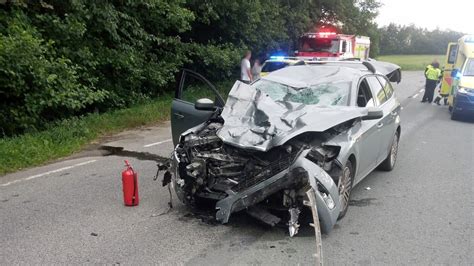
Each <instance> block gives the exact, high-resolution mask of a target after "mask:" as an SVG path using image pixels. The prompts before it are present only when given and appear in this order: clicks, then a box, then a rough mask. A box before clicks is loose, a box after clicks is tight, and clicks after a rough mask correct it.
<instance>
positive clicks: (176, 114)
mask: <svg viewBox="0 0 474 266" xmlns="http://www.w3.org/2000/svg"><path fill="white" fill-rule="evenodd" d="M174 116H176V117H177V118H178V119H183V118H184V115H182V114H180V113H174Z"/></svg>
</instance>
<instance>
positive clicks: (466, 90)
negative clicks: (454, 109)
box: [458, 87, 474, 94]
mask: <svg viewBox="0 0 474 266" xmlns="http://www.w3.org/2000/svg"><path fill="white" fill-rule="evenodd" d="M458 93H461V94H467V93H474V89H470V88H465V87H459V89H458Z"/></svg>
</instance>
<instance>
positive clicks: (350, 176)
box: [337, 160, 354, 220]
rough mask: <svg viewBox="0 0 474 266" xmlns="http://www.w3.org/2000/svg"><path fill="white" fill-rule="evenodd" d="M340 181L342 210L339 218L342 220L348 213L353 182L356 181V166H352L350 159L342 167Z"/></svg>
mask: <svg viewBox="0 0 474 266" xmlns="http://www.w3.org/2000/svg"><path fill="white" fill-rule="evenodd" d="M338 183H339V184H338V189H339V202H340V204H341V212H340V213H339V216H338V217H337V219H338V220H340V219H342V218H343V217H344V216H345V215H346V213H347V209H348V208H349V200H350V198H351V191H352V184H353V183H354V167H353V166H352V162H351V161H350V160H347V162H346V165H345V166H344V168H343V169H342V174H341V177H340V178H339V182H338Z"/></svg>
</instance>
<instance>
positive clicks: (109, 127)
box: [0, 80, 234, 176]
mask: <svg viewBox="0 0 474 266" xmlns="http://www.w3.org/2000/svg"><path fill="white" fill-rule="evenodd" d="M233 83H234V81H232V80H226V81H222V82H218V83H216V84H215V85H216V87H217V89H218V91H219V93H220V94H221V95H222V97H224V99H225V98H227V94H228V92H229V90H230V89H231V88H232V84H233ZM211 94H212V93H211V92H209V90H208V88H207V86H190V87H187V88H186V92H185V93H184V95H185V96H186V97H185V100H188V101H190V102H193V101H195V100H196V99H199V98H204V97H209V95H211ZM172 99H173V96H172V95H171V94H168V95H164V96H162V97H161V98H159V99H154V100H150V101H149V102H144V103H142V104H139V105H136V106H132V107H130V108H126V109H121V110H115V111H111V112H107V113H103V114H88V115H85V116H82V117H76V118H71V119H67V120H63V121H60V122H57V123H54V124H51V125H48V126H47V128H46V130H44V131H40V132H35V133H26V134H23V135H20V136H16V137H8V138H0V176H2V175H4V174H7V173H11V172H14V171H17V170H20V169H23V168H28V167H33V166H38V165H41V164H44V163H46V162H49V161H52V160H55V159H59V158H62V157H65V156H68V155H71V154H73V153H74V152H77V151H80V150H81V149H82V148H83V147H84V146H85V145H87V144H89V143H91V142H93V141H94V140H97V139H98V138H100V137H103V136H106V135H110V134H114V133H117V132H120V131H123V130H125V129H129V128H135V127H139V126H146V125H151V124H155V123H158V122H161V121H164V120H168V119H169V117H170V111H171V100H172Z"/></svg>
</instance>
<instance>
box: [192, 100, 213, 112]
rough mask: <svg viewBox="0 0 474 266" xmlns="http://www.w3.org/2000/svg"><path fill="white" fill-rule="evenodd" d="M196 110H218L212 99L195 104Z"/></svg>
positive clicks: (198, 101)
mask: <svg viewBox="0 0 474 266" xmlns="http://www.w3.org/2000/svg"><path fill="white" fill-rule="evenodd" d="M194 108H195V109H196V110H201V111H214V110H216V106H215V105H214V102H213V101H212V100H211V99H208V98H202V99H198V100H197V101H196V102H195V103H194Z"/></svg>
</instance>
